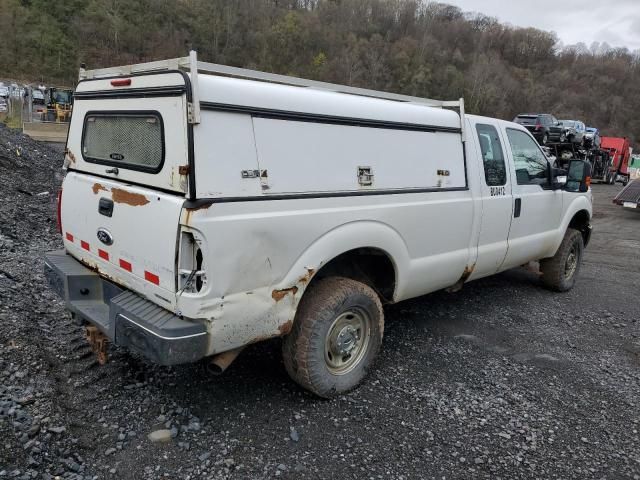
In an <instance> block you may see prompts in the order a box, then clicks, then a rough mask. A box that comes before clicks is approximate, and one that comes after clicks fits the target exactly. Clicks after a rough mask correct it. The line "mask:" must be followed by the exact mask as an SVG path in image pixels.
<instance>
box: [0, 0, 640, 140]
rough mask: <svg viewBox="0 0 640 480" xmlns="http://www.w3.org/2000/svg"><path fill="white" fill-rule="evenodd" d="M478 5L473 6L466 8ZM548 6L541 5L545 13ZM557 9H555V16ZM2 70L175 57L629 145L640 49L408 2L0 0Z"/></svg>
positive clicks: (44, 72)
mask: <svg viewBox="0 0 640 480" xmlns="http://www.w3.org/2000/svg"><path fill="white" fill-rule="evenodd" d="M478 8H481V6H480V5H479V7H478ZM550 14H551V13H550ZM555 14H556V15H560V14H561V13H555ZM0 31H1V32H3V35H2V41H3V45H2V48H1V49H0V66H1V68H2V69H3V71H2V72H0V73H2V74H3V75H5V76H13V77H19V78H31V79H34V80H42V81H45V82H50V83H51V82H57V83H66V84H71V83H73V82H74V79H75V77H76V74H77V68H78V66H79V64H80V63H81V62H85V63H86V64H87V66H88V67H89V68H91V67H103V66H110V65H117V64H126V63H133V62H139V61H147V60H155V59H160V58H167V57H176V56H184V55H186V53H187V52H188V50H190V49H196V50H197V51H198V54H199V56H200V58H201V59H204V60H207V61H211V62H216V63H224V64H228V65H234V66H243V67H249V68H255V69H259V70H265V71H270V72H277V73H284V74H291V75H296V76H302V77H307V78H314V79H320V80H326V81H331V82H337V83H345V84H349V85H356V86H363V87H369V88H375V89H381V90H388V91H394V92H401V93H406V94H410V95H418V96H425V97H430V98H439V99H455V98H458V97H461V96H464V97H465V99H466V101H467V108H468V110H469V111H470V112H472V113H478V114H483V115H490V116H495V117H500V118H506V119H512V118H513V117H514V116H515V114H517V113H519V112H525V111H549V112H552V113H554V114H556V115H557V116H558V118H577V119H582V120H584V121H585V122H586V123H587V124H588V125H594V126H597V127H600V128H601V129H602V130H603V131H604V132H605V133H606V134H612V135H625V136H630V137H632V139H634V140H637V139H640V118H639V116H638V114H637V112H638V110H639V107H640V57H639V56H638V55H637V54H636V53H631V52H629V51H628V50H627V49H610V48H604V49H602V48H599V49H595V48H594V49H592V50H588V49H586V48H576V47H573V48H563V49H559V48H558V47H557V44H558V42H557V38H556V36H555V35H554V34H553V33H550V32H545V31H541V30H536V29H532V28H526V29H524V28H515V27H512V26H507V25H504V24H501V23H499V22H498V21H497V20H496V19H494V18H490V17H487V16H484V15H482V14H471V13H464V12H462V11H461V10H460V9H458V8H457V7H452V6H449V5H445V4H441V3H433V2H422V1H417V0H234V1H231V0H135V1H132V0H57V1H56V2H50V1H47V0H0Z"/></svg>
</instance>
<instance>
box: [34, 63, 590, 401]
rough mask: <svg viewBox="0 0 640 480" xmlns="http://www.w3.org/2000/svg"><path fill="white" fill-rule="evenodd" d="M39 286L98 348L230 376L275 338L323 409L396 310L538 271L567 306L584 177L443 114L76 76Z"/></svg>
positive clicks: (584, 230)
mask: <svg viewBox="0 0 640 480" xmlns="http://www.w3.org/2000/svg"><path fill="white" fill-rule="evenodd" d="M80 77H81V81H80V82H79V84H78V86H77V90H76V93H75V96H74V100H75V104H74V109H73V118H72V120H71V126H70V130H69V137H68V142H67V149H66V156H65V168H66V169H67V174H66V177H65V180H64V183H63V186H62V190H61V192H60V195H59V202H58V213H59V215H58V217H59V218H58V221H59V226H60V231H61V233H62V236H63V240H64V250H63V251H59V252H50V253H47V254H46V263H45V271H46V274H47V276H48V278H49V281H50V283H51V285H52V286H53V288H54V289H55V290H56V291H57V292H58V293H59V294H60V295H61V296H62V297H63V298H64V299H65V301H66V304H67V307H68V309H69V310H70V311H71V312H72V315H73V316H74V318H76V319H77V321H78V323H80V324H82V325H85V326H86V327H87V336H88V338H89V340H90V341H91V343H92V345H93V347H94V349H95V351H96V352H97V353H98V354H99V358H100V359H101V361H105V359H106V348H107V344H108V342H113V343H115V344H116V345H120V346H124V347H126V348H129V349H130V350H132V351H135V352H138V353H140V354H142V355H144V356H146V357H147V358H149V359H151V360H152V361H155V362H157V363H160V364H163V365H170V364H177V363H184V362H193V361H197V360H200V359H202V358H205V357H210V358H209V359H207V361H208V362H210V366H211V368H212V370H214V371H218V372H221V371H223V370H224V369H225V368H226V367H227V366H228V365H229V363H230V362H231V361H233V359H234V358H235V357H236V356H237V354H238V352H239V351H240V350H241V349H242V348H243V347H244V346H246V345H249V344H252V343H255V342H260V341H262V340H265V339H268V338H273V337H283V341H282V344H283V357H284V365H285V367H286V369H287V371H288V372H289V374H290V375H291V377H292V378H293V379H294V380H295V381H296V382H298V383H299V384H300V385H302V386H303V387H304V388H306V389H308V390H310V391H312V392H314V393H315V394H317V395H319V396H322V397H330V396H333V395H337V394H340V393H342V392H345V391H348V390H350V389H352V388H354V387H355V386H357V385H358V384H359V383H360V382H361V381H362V379H363V378H364V377H365V375H366V373H367V371H368V370H369V369H370V368H371V366H372V364H373V361H374V358H375V356H376V354H377V352H378V350H379V348H380V345H381V342H382V336H383V327H384V313H383V305H384V304H385V303H394V302H399V301H401V300H405V299H408V298H412V297H417V296H420V295H424V294H426V293H429V292H433V291H436V290H439V289H445V288H452V289H454V290H455V289H459V288H460V287H461V286H462V284H463V283H465V282H468V281H471V280H475V279H478V278H482V277H486V276H488V275H493V274H495V273H498V272H501V271H504V270H507V269H510V268H514V267H518V266H520V265H523V264H526V263H528V262H530V261H538V260H539V261H540V270H541V272H542V282H543V283H544V284H545V285H547V286H548V287H550V288H552V289H554V290H557V291H566V290H568V289H570V288H571V287H572V286H573V285H574V282H575V280H576V276H577V275H578V272H579V270H580V263H581V259H582V255H583V248H584V246H585V245H586V244H587V242H588V241H589V237H590V233H591V227H590V219H591V215H592V198H591V192H590V189H589V182H590V178H589V175H590V170H589V166H588V164H586V163H584V162H580V161H574V162H572V163H571V165H570V168H569V171H568V172H562V171H558V170H555V169H552V167H551V166H550V165H549V162H548V161H547V159H546V157H545V156H544V154H543V152H542V151H541V150H540V148H539V146H538V144H537V142H536V141H535V139H534V138H533V137H532V136H531V134H530V133H529V132H527V130H526V129H525V128H523V127H521V126H520V125H517V124H515V123H511V122H506V121H502V120H496V119H492V118H483V117H477V116H472V115H465V113H464V104H463V102H462V101H461V100H460V101H456V102H439V101H434V100H426V99H421V98H414V97H407V96H403V95H396V94H391V93H383V92H375V91H371V90H364V89H358V88H353V87H347V86H340V85H334V84H327V83H321V82H315V81H309V80H302V79H297V78H292V77H285V76H279V75H273V74H266V73H261V72H255V71H250V70H244V69H238V68H232V67H226V66H221V65H214V64H208V63H203V62H199V61H198V60H197V58H196V55H195V53H194V52H192V53H191V54H190V55H189V56H188V57H184V58H179V59H173V60H167V61H161V62H152V63H146V64H139V65H129V66H126V67H115V68H107V69H101V70H92V71H89V70H85V69H81V72H80Z"/></svg>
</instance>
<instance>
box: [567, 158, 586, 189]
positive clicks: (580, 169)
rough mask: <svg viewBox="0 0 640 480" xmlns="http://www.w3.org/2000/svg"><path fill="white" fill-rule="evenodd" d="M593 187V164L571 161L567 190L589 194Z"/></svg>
mask: <svg viewBox="0 0 640 480" xmlns="http://www.w3.org/2000/svg"><path fill="white" fill-rule="evenodd" d="M590 186H591V164H590V163H589V162H585V161H583V160H571V161H570V162H569V172H568V174H567V183H566V186H565V190H566V191H568V192H588V191H589V187H590Z"/></svg>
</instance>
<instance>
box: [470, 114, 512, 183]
mask: <svg viewBox="0 0 640 480" xmlns="http://www.w3.org/2000/svg"><path fill="white" fill-rule="evenodd" d="M476 130H477V132H478V140H479V141H480V150H481V151H482V163H483V164H484V179H485V181H486V182H487V185H488V186H490V187H497V186H502V185H505V184H506V183H507V168H506V166H505V163H504V155H503V154H502V145H501V144H500V139H499V138H498V131H497V130H496V129H495V127H494V126H492V125H476Z"/></svg>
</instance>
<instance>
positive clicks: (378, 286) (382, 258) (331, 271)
mask: <svg viewBox="0 0 640 480" xmlns="http://www.w3.org/2000/svg"><path fill="white" fill-rule="evenodd" d="M330 276H341V277H347V278H351V279H353V280H357V281H359V282H362V283H365V284H367V285H369V286H370V287H371V288H373V289H374V290H375V291H376V292H377V293H378V295H379V296H380V298H381V299H382V300H383V301H384V302H385V303H391V302H393V292H394V290H395V287H396V269H395V267H394V264H393V262H392V261H391V258H390V257H389V255H388V254H387V253H386V252H384V251H382V250H380V249H378V248H357V249H355V250H350V251H348V252H345V253H343V254H341V255H338V256H337V257H335V258H334V259H332V260H331V261H329V262H328V263H327V264H326V265H324V266H323V267H322V268H321V269H320V270H319V271H318V272H317V273H316V274H315V275H314V277H313V281H315V280H317V279H320V278H324V277H330ZM313 281H312V283H313Z"/></svg>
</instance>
